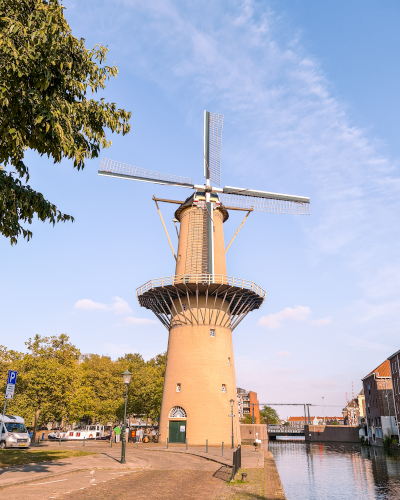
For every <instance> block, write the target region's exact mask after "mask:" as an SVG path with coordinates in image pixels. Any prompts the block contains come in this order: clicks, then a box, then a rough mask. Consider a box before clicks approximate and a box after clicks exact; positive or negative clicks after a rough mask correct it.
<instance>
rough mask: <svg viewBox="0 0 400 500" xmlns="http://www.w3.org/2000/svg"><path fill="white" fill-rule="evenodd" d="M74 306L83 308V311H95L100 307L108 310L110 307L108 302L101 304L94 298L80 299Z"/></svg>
mask: <svg viewBox="0 0 400 500" xmlns="http://www.w3.org/2000/svg"><path fill="white" fill-rule="evenodd" d="M74 308H75V309H82V310H83V311H95V310H98V309H102V310H103V311H107V310H108V309H109V308H108V307H107V305H106V304H101V303H100V302H93V300H90V299H82V300H78V302H77V303H76V304H75V305H74Z"/></svg>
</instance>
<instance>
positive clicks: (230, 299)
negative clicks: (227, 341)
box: [136, 274, 266, 330]
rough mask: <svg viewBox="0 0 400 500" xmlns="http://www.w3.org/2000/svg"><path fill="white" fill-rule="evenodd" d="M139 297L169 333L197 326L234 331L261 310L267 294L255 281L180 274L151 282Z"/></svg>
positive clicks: (210, 275)
mask: <svg viewBox="0 0 400 500" xmlns="http://www.w3.org/2000/svg"><path fill="white" fill-rule="evenodd" d="M136 295H137V298H138V300H139V303H140V305H141V306H142V307H145V308H146V309H151V310H152V311H153V313H154V314H155V315H156V316H157V317H158V319H159V320H160V321H161V323H162V324H163V325H164V326H165V327H166V328H167V329H168V330H170V329H171V328H174V327H175V326H183V325H198V324H209V325H216V326H222V327H226V328H230V329H232V330H234V329H235V328H236V327H237V326H238V325H239V323H240V322H241V321H242V319H244V317H245V316H246V315H247V314H248V313H249V312H251V311H253V310H254V309H259V308H260V306H261V304H262V303H263V302H264V299H265V295H266V293H265V291H264V290H263V289H262V288H260V287H259V286H258V285H256V284H255V283H253V282H252V281H248V280H243V279H239V278H234V277H232V276H224V275H222V274H180V275H176V276H167V277H164V278H157V279H153V280H150V281H148V282H147V283H145V284H144V285H142V286H140V287H139V288H138V289H137V290H136Z"/></svg>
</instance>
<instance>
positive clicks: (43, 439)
mask: <svg viewBox="0 0 400 500" xmlns="http://www.w3.org/2000/svg"><path fill="white" fill-rule="evenodd" d="M42 441H44V432H43V434H42Z"/></svg>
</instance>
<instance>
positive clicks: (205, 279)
mask: <svg viewBox="0 0 400 500" xmlns="http://www.w3.org/2000/svg"><path fill="white" fill-rule="evenodd" d="M189 283H195V284H199V285H214V284H216V285H229V286H234V287H237V288H243V289H245V290H251V291H252V292H254V293H256V294H257V295H259V296H260V297H262V298H263V299H265V296H266V292H265V290H263V289H262V288H261V287H259V286H258V285H256V284H255V283H254V282H253V281H249V280H244V279H240V278H234V277H233V276H225V275H224V274H177V275H175V276H166V277H164V278H156V279H152V280H150V281H148V282H147V283H145V284H144V285H142V286H140V287H139V288H137V289H136V295H137V296H139V295H143V294H144V293H146V292H148V291H150V290H153V289H154V288H159V287H164V286H171V285H173V286H175V285H186V284H189Z"/></svg>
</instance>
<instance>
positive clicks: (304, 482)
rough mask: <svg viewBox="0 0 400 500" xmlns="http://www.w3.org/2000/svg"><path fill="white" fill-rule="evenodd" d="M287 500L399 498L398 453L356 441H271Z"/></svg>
mask: <svg viewBox="0 0 400 500" xmlns="http://www.w3.org/2000/svg"><path fill="white" fill-rule="evenodd" d="M268 450H269V451H271V452H272V453H273V454H274V457H275V462H276V465H277V467H278V471H279V475H280V477H281V481H282V484H283V488H284V490H285V493H286V497H287V500H299V499H302V500H342V499H346V500H347V499H348V498H357V499H368V500H375V499H379V500H386V499H390V500H400V454H398V453H397V452H394V453H392V454H391V455H388V454H386V453H385V452H384V450H383V449H382V448H369V447H364V446H360V445H358V444H340V443H336V444H334V443H332V444H331V443H324V444H322V443H321V444H319V443H313V444H309V443H305V442H304V441H303V442H294V441H271V442H269V444H268Z"/></svg>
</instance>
